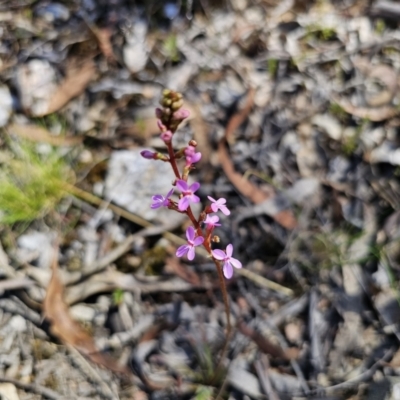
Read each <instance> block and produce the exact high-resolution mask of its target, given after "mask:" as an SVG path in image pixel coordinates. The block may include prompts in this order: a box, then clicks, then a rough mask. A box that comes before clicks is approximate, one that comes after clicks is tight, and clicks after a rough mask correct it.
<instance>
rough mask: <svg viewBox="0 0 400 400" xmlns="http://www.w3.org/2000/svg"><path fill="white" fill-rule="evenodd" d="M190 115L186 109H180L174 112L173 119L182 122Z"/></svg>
mask: <svg viewBox="0 0 400 400" xmlns="http://www.w3.org/2000/svg"><path fill="white" fill-rule="evenodd" d="M189 115H190V111H189V110H187V109H186V108H180V109H179V110H178V111H175V112H174V115H173V117H174V119H175V120H177V121H182V120H184V119H185V118H187V117H188V116H189Z"/></svg>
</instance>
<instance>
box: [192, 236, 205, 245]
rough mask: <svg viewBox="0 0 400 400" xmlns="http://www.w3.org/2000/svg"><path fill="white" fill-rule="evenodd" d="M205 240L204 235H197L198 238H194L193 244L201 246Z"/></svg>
mask: <svg viewBox="0 0 400 400" xmlns="http://www.w3.org/2000/svg"><path fill="white" fill-rule="evenodd" d="M203 242H204V238H203V237H202V236H197V238H196V239H194V240H193V245H194V246H200V245H201V244H203Z"/></svg>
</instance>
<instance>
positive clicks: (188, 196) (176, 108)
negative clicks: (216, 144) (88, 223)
mask: <svg viewBox="0 0 400 400" xmlns="http://www.w3.org/2000/svg"><path fill="white" fill-rule="evenodd" d="M160 104H161V106H162V108H157V109H156V117H157V119H158V120H157V124H158V128H159V129H160V137H161V139H162V140H163V141H164V143H165V145H166V147H167V150H168V155H167V154H162V153H156V152H153V151H150V150H143V151H142V152H141V155H142V156H143V157H144V158H147V159H149V160H161V161H164V162H169V163H170V164H171V167H172V169H173V171H174V174H175V181H174V182H173V186H174V187H173V188H172V189H171V190H170V191H169V192H168V193H167V195H166V196H165V197H164V196H162V195H160V194H156V195H154V196H153V197H152V204H151V206H150V207H151V208H153V209H156V208H160V207H167V208H169V209H171V210H175V211H177V212H180V213H184V214H187V216H188V217H189V219H190V220H191V223H192V225H191V226H189V227H188V228H187V230H186V238H187V244H184V245H182V246H180V247H179V248H178V249H177V251H176V255H177V257H183V256H184V255H187V258H188V260H190V261H191V260H193V259H194V257H195V248H196V247H197V246H203V247H204V248H205V249H206V250H207V252H208V253H209V254H210V256H211V257H212V258H213V260H214V262H215V263H216V265H217V266H218V267H219V266H221V265H222V271H223V274H224V276H225V278H227V279H230V278H231V277H232V275H233V267H235V268H242V264H241V262H240V261H239V260H237V259H236V258H233V257H232V254H233V246H232V244H228V246H227V247H226V250H225V251H223V250H220V249H215V250H213V249H212V248H211V242H217V243H218V242H219V238H218V237H217V236H215V235H214V236H213V235H212V233H213V231H214V228H215V227H218V226H221V224H219V217H218V216H217V215H215V214H213V213H217V212H218V211H221V212H222V213H223V214H225V215H229V214H230V211H229V209H228V207H227V206H226V200H225V199H224V198H220V199H218V200H215V199H214V198H212V197H210V196H208V199H209V200H210V201H211V204H210V205H209V206H207V207H206V208H205V209H204V210H203V211H202V212H201V213H200V215H199V217H198V218H196V217H195V216H194V215H193V212H192V209H191V204H196V203H199V202H200V198H199V197H198V196H197V195H196V194H195V193H196V192H197V191H198V190H199V188H200V183H198V182H194V183H192V184H189V183H188V177H189V173H190V171H192V170H193V169H194V168H195V165H194V164H196V163H198V162H199V161H200V160H201V153H200V152H197V151H196V147H197V143H196V141H194V140H191V141H190V142H189V143H188V145H187V146H186V147H184V148H182V149H179V150H178V151H175V150H174V148H173V145H172V138H173V135H174V133H175V132H176V130H177V128H178V126H179V124H180V123H181V122H182V121H183V120H184V119H186V118H188V117H189V115H190V113H189V111H188V110H186V109H184V108H182V105H183V100H182V95H181V94H180V93H177V92H174V91H172V90H168V89H166V90H164V91H163V97H162V100H161V101H160ZM181 158H185V165H184V167H183V170H182V172H180V171H179V168H178V164H177V160H179V159H181ZM175 189H177V190H178V191H179V192H180V194H179V200H178V201H174V200H173V199H172V198H171V197H172V195H173V194H174V191H175ZM203 227H204V228H203Z"/></svg>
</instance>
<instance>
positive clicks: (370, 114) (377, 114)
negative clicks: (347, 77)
mask: <svg viewBox="0 0 400 400" xmlns="http://www.w3.org/2000/svg"><path fill="white" fill-rule="evenodd" d="M333 101H334V102H335V103H337V104H338V105H339V106H340V107H341V108H343V110H344V111H346V112H347V113H348V114H351V115H354V116H356V117H358V118H364V119H367V120H369V121H373V122H379V121H384V120H385V119H389V118H393V117H394V116H396V115H397V114H399V110H398V109H397V108H395V107H392V106H381V107H374V108H373V107H371V108H369V107H356V106H353V104H351V103H350V102H349V101H348V100H345V99H339V98H337V97H334V98H333Z"/></svg>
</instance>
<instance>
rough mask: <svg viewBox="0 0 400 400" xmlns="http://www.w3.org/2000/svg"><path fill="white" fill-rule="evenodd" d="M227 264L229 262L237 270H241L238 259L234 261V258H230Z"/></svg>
mask: <svg viewBox="0 0 400 400" xmlns="http://www.w3.org/2000/svg"><path fill="white" fill-rule="evenodd" d="M229 262H230V263H231V264H232V265H233V266H234V267H235V268H238V269H240V268H242V263H241V262H240V261H239V260H238V259H236V258H233V257H231V258H230V259H229Z"/></svg>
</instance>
